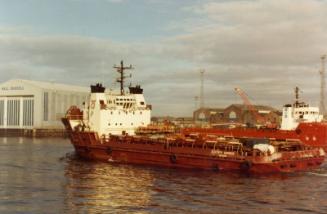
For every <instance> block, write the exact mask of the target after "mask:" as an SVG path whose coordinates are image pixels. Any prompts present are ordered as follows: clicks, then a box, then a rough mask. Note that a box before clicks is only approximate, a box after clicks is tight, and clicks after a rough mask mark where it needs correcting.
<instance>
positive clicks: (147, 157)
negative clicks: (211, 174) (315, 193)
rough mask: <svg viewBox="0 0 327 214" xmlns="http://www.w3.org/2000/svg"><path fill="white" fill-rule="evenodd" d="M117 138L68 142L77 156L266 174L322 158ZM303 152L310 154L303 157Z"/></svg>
mask: <svg viewBox="0 0 327 214" xmlns="http://www.w3.org/2000/svg"><path fill="white" fill-rule="evenodd" d="M117 139H118V138H117ZM117 139H116V140H115V139H110V140H104V139H102V140H101V139H99V138H98V137H97V135H96V133H94V132H72V133H71V141H72V143H73V145H74V147H75V150H76V153H77V154H78V155H79V156H81V157H83V158H86V159H90V160H101V161H106V162H117V163H131V164H145V165H156V166H164V167H175V168H191V169H205V170H215V171H246V172H250V173H256V174H266V173H274V172H295V171H305V170H310V169H314V168H317V167H318V166H319V165H321V164H322V162H323V160H324V156H321V155H320V152H319V149H314V150H311V151H298V152H285V153H284V154H283V157H282V158H280V160H277V161H267V158H266V157H244V156H235V155H234V156H230V157H226V156H225V157H221V156H215V155H213V153H212V149H208V148H193V146H192V148H191V147H183V146H167V144H163V143H154V142H151V141H149V142H146V141H142V142H138V143H135V142H133V143H131V142H129V141H127V140H117ZM303 152H307V153H306V154H307V155H309V156H310V157H309V158H303V157H302V155H303Z"/></svg>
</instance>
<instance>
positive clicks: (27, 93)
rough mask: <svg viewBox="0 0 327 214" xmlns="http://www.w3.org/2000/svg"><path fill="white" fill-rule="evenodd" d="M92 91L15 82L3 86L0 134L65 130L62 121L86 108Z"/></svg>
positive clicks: (57, 85)
mask: <svg viewBox="0 0 327 214" xmlns="http://www.w3.org/2000/svg"><path fill="white" fill-rule="evenodd" d="M88 91H89V88H88V87H79V86H72V85H64V84H57V83H50V82H39V81H31V80H20V79H13V80H9V81H7V82H4V83H1V84H0V130H5V129H16V130H17V129H24V130H26V129H63V128H64V127H63V125H62V124H61V121H60V120H61V117H63V116H64V115H65V113H66V111H67V109H68V108H69V107H70V106H71V105H77V106H82V105H83V102H85V101H86V99H87V97H88Z"/></svg>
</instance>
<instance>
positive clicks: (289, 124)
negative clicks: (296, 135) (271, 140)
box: [281, 87, 323, 130]
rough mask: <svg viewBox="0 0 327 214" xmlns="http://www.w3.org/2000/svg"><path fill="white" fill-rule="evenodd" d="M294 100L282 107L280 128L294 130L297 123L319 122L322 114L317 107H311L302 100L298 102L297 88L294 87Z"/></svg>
mask: <svg viewBox="0 0 327 214" xmlns="http://www.w3.org/2000/svg"><path fill="white" fill-rule="evenodd" d="M295 97H296V101H295V103H294V104H293V105H291V104H287V105H285V106H284V107H283V115H282V125H281V130H295V129H296V128H297V126H298V125H299V123H300V122H301V123H308V122H321V121H322V120H323V115H322V114H320V113H319V108H318V107H312V106H309V105H308V104H306V103H304V102H299V101H298V99H299V88H298V87H296V88H295Z"/></svg>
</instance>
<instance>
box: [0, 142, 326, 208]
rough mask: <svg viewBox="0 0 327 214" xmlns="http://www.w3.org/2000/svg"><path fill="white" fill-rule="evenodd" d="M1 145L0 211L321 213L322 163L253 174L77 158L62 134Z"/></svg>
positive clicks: (324, 172)
mask: <svg viewBox="0 0 327 214" xmlns="http://www.w3.org/2000/svg"><path fill="white" fill-rule="evenodd" d="M0 142H1V141H0ZM3 142H5V143H2V144H0V147H1V148H0V213H253V214H257V213H258V214H259V213H260V214H261V213H265V214H266V213H327V202H326V200H325V196H326V192H327V188H325V187H326V186H327V178H326V177H327V166H326V164H324V165H323V167H322V168H321V169H319V170H315V171H313V172H308V173H298V174H289V175H279V176H261V177H253V176H248V175H242V174H237V173H224V174H220V173H217V172H208V171H199V170H194V171H193V170H175V169H167V168H156V167H145V166H133V165H118V164H109V163H101V162H88V161H83V160H80V159H78V158H77V157H76V156H75V155H74V152H73V148H72V146H71V145H70V144H69V141H68V140H67V139H53V140H51V139H17V138H7V139H6V140H5V141H4V140H3Z"/></svg>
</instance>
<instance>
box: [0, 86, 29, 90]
mask: <svg viewBox="0 0 327 214" xmlns="http://www.w3.org/2000/svg"><path fill="white" fill-rule="evenodd" d="M1 90H2V91H22V90H24V86H10V87H2V88H1Z"/></svg>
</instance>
